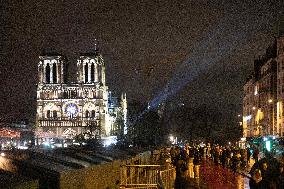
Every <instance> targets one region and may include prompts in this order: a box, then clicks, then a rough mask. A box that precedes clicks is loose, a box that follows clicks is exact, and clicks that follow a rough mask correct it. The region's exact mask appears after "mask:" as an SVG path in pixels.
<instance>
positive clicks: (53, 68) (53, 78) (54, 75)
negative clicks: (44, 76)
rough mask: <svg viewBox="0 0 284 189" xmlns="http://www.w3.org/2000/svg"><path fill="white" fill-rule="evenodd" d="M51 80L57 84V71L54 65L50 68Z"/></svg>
mask: <svg viewBox="0 0 284 189" xmlns="http://www.w3.org/2000/svg"><path fill="white" fill-rule="evenodd" d="M52 74H53V75H52V80H53V83H57V69H56V64H53V66H52Z"/></svg>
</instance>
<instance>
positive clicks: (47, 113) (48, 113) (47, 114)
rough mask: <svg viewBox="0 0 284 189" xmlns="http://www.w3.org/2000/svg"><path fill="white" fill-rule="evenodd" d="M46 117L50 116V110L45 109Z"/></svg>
mask: <svg viewBox="0 0 284 189" xmlns="http://www.w3.org/2000/svg"><path fill="white" fill-rule="evenodd" d="M46 117H47V118H50V110H47V111H46Z"/></svg>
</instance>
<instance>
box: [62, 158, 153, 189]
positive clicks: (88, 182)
mask: <svg viewBox="0 0 284 189" xmlns="http://www.w3.org/2000/svg"><path fill="white" fill-rule="evenodd" d="M150 157H151V152H144V153H140V154H138V155H137V156H135V157H133V158H130V159H128V160H126V161H122V160H115V161H113V162H111V163H105V164H100V165H95V166H91V167H86V168H84V169H79V170H78V169H77V170H71V171H66V172H63V173H61V174H60V179H59V180H60V181H59V185H60V186H59V188H60V189H67V188H68V189H82V188H84V189H116V188H117V189H118V188H119V184H120V166H121V165H123V164H125V163H126V164H134V162H136V163H137V162H139V163H141V164H148V163H150Z"/></svg>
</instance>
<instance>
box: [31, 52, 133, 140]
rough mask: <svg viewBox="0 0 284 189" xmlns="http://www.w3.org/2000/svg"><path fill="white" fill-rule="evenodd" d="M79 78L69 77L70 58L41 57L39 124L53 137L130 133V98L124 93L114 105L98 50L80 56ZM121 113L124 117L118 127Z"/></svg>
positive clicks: (41, 128) (38, 127) (37, 121)
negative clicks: (127, 115) (118, 118)
mask: <svg viewBox="0 0 284 189" xmlns="http://www.w3.org/2000/svg"><path fill="white" fill-rule="evenodd" d="M76 65H77V67H76V68H77V80H76V82H69V81H68V79H67V60H66V58H65V57H64V56H62V55H58V54H43V55H41V56H39V63H38V85H37V114H36V126H37V130H38V132H42V133H49V134H50V136H55V137H61V138H73V137H74V136H76V135H78V134H84V133H91V134H92V135H95V136H101V137H107V136H110V135H111V134H113V133H115V131H117V130H118V129H121V130H122V133H124V134H125V133H126V132H127V128H126V114H127V101H126V95H125V94H123V95H122V96H121V99H119V102H117V103H116V104H114V103H113V102H112V100H113V97H112V96H111V95H110V94H111V93H110V92H109V91H108V87H107V85H106V73H105V68H106V67H105V62H104V60H103V57H102V55H101V54H100V52H99V51H95V52H94V53H88V54H81V55H80V56H79V58H78V59H77V64H76ZM118 112H120V114H122V115H123V116H122V117H123V119H125V120H124V125H123V127H120V128H117V126H116V125H115V120H116V117H117V115H118Z"/></svg>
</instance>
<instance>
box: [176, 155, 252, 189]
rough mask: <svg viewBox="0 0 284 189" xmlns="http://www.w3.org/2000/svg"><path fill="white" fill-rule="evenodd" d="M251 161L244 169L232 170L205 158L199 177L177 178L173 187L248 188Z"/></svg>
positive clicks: (190, 188)
mask: <svg viewBox="0 0 284 189" xmlns="http://www.w3.org/2000/svg"><path fill="white" fill-rule="evenodd" d="M253 163H254V162H253V161H250V164H249V166H248V167H247V168H246V169H244V170H240V171H238V172H233V171H232V170H231V169H228V168H224V167H222V166H221V165H215V164H214V163H213V162H212V161H210V160H207V159H206V160H204V161H203V162H202V164H201V167H200V178H193V179H190V178H185V177H183V178H177V179H176V184H175V189H249V178H250V175H249V174H248V172H249V170H250V167H251V166H252V165H253Z"/></svg>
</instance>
